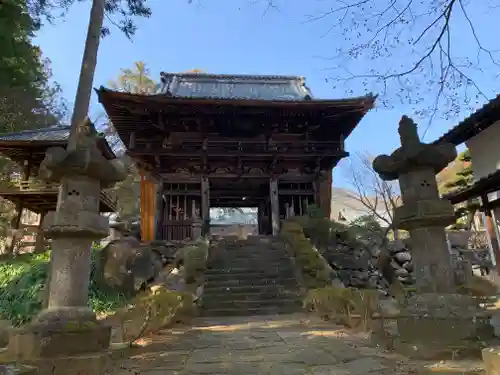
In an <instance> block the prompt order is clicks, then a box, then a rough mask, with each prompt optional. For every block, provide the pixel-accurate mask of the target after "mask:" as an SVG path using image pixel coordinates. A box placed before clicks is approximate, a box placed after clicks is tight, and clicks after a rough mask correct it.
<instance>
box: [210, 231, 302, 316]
mask: <svg viewBox="0 0 500 375" xmlns="http://www.w3.org/2000/svg"><path fill="white" fill-rule="evenodd" d="M209 254H210V255H209V260H208V268H207V270H206V272H205V286H204V293H203V297H202V298H201V307H202V309H201V314H202V315H203V316H249V315H273V314H287V313H293V312H297V311H300V309H301V307H302V302H301V299H300V298H299V296H298V292H299V286H298V283H297V280H296V277H295V272H294V268H293V263H292V262H291V260H290V258H289V257H288V255H287V252H286V249H285V247H284V244H283V243H280V242H279V241H278V240H276V239H274V238H271V237H259V238H253V239H251V240H239V241H234V242H230V243H224V242H223V241H222V242H219V243H218V244H216V245H215V246H213V247H212V248H211V249H210V253H209Z"/></svg>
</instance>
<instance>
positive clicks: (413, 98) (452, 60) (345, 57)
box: [305, 0, 500, 127]
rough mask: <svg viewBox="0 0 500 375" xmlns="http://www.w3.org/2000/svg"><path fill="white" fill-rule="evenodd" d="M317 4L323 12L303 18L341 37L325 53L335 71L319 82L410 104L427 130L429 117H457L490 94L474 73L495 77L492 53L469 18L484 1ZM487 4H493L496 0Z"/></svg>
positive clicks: (383, 0) (373, 0) (384, 102)
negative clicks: (466, 42)
mask: <svg viewBox="0 0 500 375" xmlns="http://www.w3.org/2000/svg"><path fill="white" fill-rule="evenodd" d="M325 3H327V4H328V9H326V10H323V11H319V12H317V13H316V14H314V15H309V16H306V21H305V23H311V22H316V23H322V24H325V26H326V28H327V30H328V31H327V32H326V34H325V35H328V34H330V33H333V32H334V31H336V33H335V34H336V35H335V36H334V37H335V40H336V41H338V40H342V38H343V39H344V42H345V43H340V44H341V46H340V47H339V48H337V49H336V53H335V54H333V56H332V55H330V57H326V59H327V60H328V61H330V62H333V65H332V66H330V67H329V68H328V70H330V71H334V72H335V73H334V74H332V75H331V76H330V77H329V78H328V79H327V81H333V82H334V84H335V87H336V86H337V85H338V86H341V87H342V88H343V89H344V90H346V91H347V92H348V93H349V94H351V93H352V91H353V88H355V87H357V86H359V87H364V88H365V89H366V91H371V92H373V91H377V92H379V93H380V94H381V96H380V97H379V102H380V103H381V104H382V105H384V106H389V107H390V106H393V105H395V104H399V103H401V104H410V105H411V106H412V107H413V109H414V112H415V114H416V115H418V116H421V117H422V116H427V117H428V118H429V124H428V127H429V126H430V124H431V122H432V120H433V118H434V116H435V115H436V114H439V115H441V116H442V117H445V118H448V117H450V116H454V115H457V114H458V113H459V112H460V111H461V110H462V109H464V106H466V107H467V109H472V106H473V105H474V103H473V100H474V99H475V101H480V100H481V101H483V100H486V99H487V97H488V95H492V94H493V93H486V92H485V91H483V89H482V88H481V87H480V85H479V84H478V83H477V82H476V79H477V78H478V77H484V74H483V75H479V74H477V72H480V73H485V72H487V71H488V70H487V67H491V68H490V70H489V73H491V74H492V76H493V78H496V77H498V67H499V66H500V62H499V60H498V59H499V56H498V54H499V53H500V51H499V50H498V49H496V50H495V49H493V48H491V44H492V42H491V41H490V40H488V42H489V44H490V45H486V44H485V42H484V41H483V40H482V39H481V35H480V33H479V32H478V30H477V26H478V25H477V23H478V21H479V19H478V18H477V16H476V18H474V17H472V16H471V14H472V12H471V10H475V11H477V8H478V6H481V5H485V6H486V7H487V6H488V5H487V4H479V3H478V2H467V1H466V0H437V1H436V0H421V1H418V2H417V1H415V0H329V1H325ZM491 3H493V4H495V5H497V4H496V3H498V0H492V1H491ZM473 7H474V8H473ZM485 9H486V8H485ZM491 9H496V7H493V8H492V7H491V6H490V12H489V13H490V14H489V15H491V12H492V11H491ZM485 16H486V15H485ZM492 21H493V19H492ZM459 28H460V31H459V30H458V29H459ZM459 32H460V34H459ZM464 33H465V34H468V35H469V37H470V39H471V40H473V41H474V42H475V44H476V46H477V49H474V50H473V51H472V55H473V56H474V58H470V56H469V55H471V51H470V49H469V50H464V48H462V47H463V46H461V45H460V44H459V43H460V42H459V40H461V39H463V34H464ZM325 35H321V38H324V37H325ZM457 42H458V43H457ZM494 42H496V40H495V41H494ZM454 43H455V44H456V45H454ZM336 45H339V43H338V42H336ZM483 56H485V57H487V60H485V59H481V57H483ZM474 59H475V60H476V61H473V60H474ZM377 62H378V63H379V64H377ZM367 67H368V68H367ZM474 72H476V74H474ZM356 90H357V89H356ZM396 98H397V99H399V100H395V99H396Z"/></svg>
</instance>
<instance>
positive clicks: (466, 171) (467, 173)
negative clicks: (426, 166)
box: [444, 149, 474, 191]
mask: <svg viewBox="0 0 500 375" xmlns="http://www.w3.org/2000/svg"><path fill="white" fill-rule="evenodd" d="M457 160H458V161H459V162H460V163H461V168H460V169H459V170H458V171H457V172H456V174H455V176H454V178H452V179H451V180H450V181H447V182H446V183H445V185H444V186H445V188H446V189H448V191H456V190H460V189H463V188H466V187H468V186H470V185H472V184H473V183H474V175H473V172H472V165H471V157H470V151H469V150H468V149H467V150H465V151H463V152H461V153H460V154H459V155H458V157H457Z"/></svg>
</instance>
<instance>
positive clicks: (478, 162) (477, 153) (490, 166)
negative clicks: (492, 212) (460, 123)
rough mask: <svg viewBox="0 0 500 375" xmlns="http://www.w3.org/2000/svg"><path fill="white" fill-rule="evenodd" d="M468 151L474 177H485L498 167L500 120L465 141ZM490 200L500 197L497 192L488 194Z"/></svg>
mask: <svg viewBox="0 0 500 375" xmlns="http://www.w3.org/2000/svg"><path fill="white" fill-rule="evenodd" d="M465 144H466V145H467V148H468V149H469V151H470V155H471V161H472V170H473V172H474V179H475V180H479V179H480V178H483V177H486V176H488V175H489V174H491V173H493V172H495V171H496V170H497V169H500V122H496V123H495V124H493V125H492V126H490V127H489V128H488V129H486V130H484V131H482V132H481V133H479V134H478V135H476V136H475V137H472V138H471V139H469V140H468V141H467V142H465ZM489 198H490V200H495V199H497V198H500V194H499V193H498V192H496V193H492V194H490V195H489Z"/></svg>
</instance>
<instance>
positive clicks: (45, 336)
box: [8, 322, 111, 359]
mask: <svg viewBox="0 0 500 375" xmlns="http://www.w3.org/2000/svg"><path fill="white" fill-rule="evenodd" d="M110 336H111V327H109V326H106V325H103V324H100V323H93V322H90V323H89V324H87V325H80V326H76V327H73V326H72V324H71V322H68V323H67V325H66V327H61V326H51V325H47V324H45V325H28V326H26V327H22V328H15V329H13V330H12V331H11V335H10V340H9V346H8V354H9V356H11V357H13V358H17V359H29V358H47V357H58V356H60V355H76V354H82V353H92V352H99V351H101V350H106V349H107V348H108V347H109V342H110Z"/></svg>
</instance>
